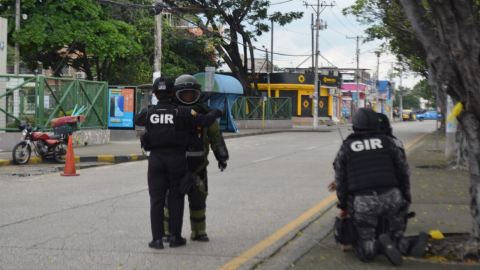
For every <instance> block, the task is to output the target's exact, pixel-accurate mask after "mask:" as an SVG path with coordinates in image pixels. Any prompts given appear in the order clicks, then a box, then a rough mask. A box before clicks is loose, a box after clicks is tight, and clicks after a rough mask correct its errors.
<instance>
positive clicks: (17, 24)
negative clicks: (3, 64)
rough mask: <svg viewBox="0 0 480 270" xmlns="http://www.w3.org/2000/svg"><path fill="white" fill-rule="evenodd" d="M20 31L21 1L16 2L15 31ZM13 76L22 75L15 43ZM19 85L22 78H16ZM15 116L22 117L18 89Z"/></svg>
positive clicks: (14, 109)
mask: <svg viewBox="0 0 480 270" xmlns="http://www.w3.org/2000/svg"><path fill="white" fill-rule="evenodd" d="M18 30H20V0H16V1H15V31H18ZM13 74H14V75H16V76H18V75H19V74H20V44H18V41H16V42H15V65H14V68H13ZM15 81H16V82H17V85H18V84H19V81H20V78H18V77H17V78H15ZM13 116H15V117H19V116H20V90H19V89H17V90H15V91H14V92H13Z"/></svg>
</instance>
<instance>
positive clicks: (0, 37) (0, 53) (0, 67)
mask: <svg viewBox="0 0 480 270" xmlns="http://www.w3.org/2000/svg"><path fill="white" fill-rule="evenodd" d="M7 24H8V20H7V19H5V18H1V17H0V43H2V42H3V46H4V48H3V50H2V49H1V48H0V75H4V74H7ZM5 92H6V78H0V96H1V95H3V94H4V93H5ZM0 108H6V98H5V97H4V98H0ZM6 118H7V116H6V115H5V113H3V112H2V111H0V127H5V125H6V120H7V119H6ZM0 132H2V131H0Z"/></svg>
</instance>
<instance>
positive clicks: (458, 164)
mask: <svg viewBox="0 0 480 270" xmlns="http://www.w3.org/2000/svg"><path fill="white" fill-rule="evenodd" d="M469 147H470V146H469V145H468V141H467V136H466V134H465V127H464V126H463V125H462V124H461V123H460V122H458V123H457V132H456V133H455V153H454V155H453V160H452V161H450V163H449V164H448V167H449V168H450V169H453V170H456V169H458V170H468V168H469V162H470V161H469V158H468V155H469V150H468V149H469Z"/></svg>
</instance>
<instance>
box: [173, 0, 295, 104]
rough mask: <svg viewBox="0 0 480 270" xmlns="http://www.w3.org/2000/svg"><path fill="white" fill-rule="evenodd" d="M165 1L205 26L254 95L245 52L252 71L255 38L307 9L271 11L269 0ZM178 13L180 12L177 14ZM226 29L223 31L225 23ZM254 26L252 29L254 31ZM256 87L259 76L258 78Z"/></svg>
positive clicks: (213, 40) (248, 93)
mask: <svg viewBox="0 0 480 270" xmlns="http://www.w3.org/2000/svg"><path fill="white" fill-rule="evenodd" d="M164 2H165V3H167V4H168V5H170V6H171V7H174V8H175V11H178V12H180V13H181V14H182V17H183V18H185V19H186V20H188V21H190V22H192V23H193V24H195V25H196V26H197V27H199V28H200V29H202V31H203V34H204V35H205V37H207V38H209V42H211V43H212V44H214V46H215V49H216V50H217V51H218V52H219V53H220V55H221V57H222V58H223V60H224V61H225V63H226V64H227V65H228V67H229V68H230V70H231V71H232V73H233V75H234V76H235V77H236V78H237V79H238V80H239V81H240V83H241V84H242V86H243V89H244V93H245V95H252V86H251V84H250V82H249V80H248V78H247V76H248V75H247V64H246V61H245V63H244V62H243V61H242V58H241V54H240V47H243V50H242V51H243V55H244V57H246V58H247V55H250V58H249V60H250V62H251V68H252V70H254V69H255V59H254V53H253V51H254V47H253V45H252V40H255V37H256V36H260V35H262V34H263V33H265V32H268V31H269V30H270V22H271V21H273V22H275V23H278V24H280V25H281V26H283V25H285V24H288V23H290V22H292V21H293V20H295V19H299V18H301V17H302V16H303V12H288V13H285V14H282V13H281V12H274V13H272V14H268V8H269V6H270V1H269V0H225V1H219V0H211V1H203V0H186V1H183V2H178V1H173V0H165V1H164ZM173 14H176V13H173ZM223 25H225V26H228V27H226V28H225V32H224V33H222V31H223V30H222V26H223ZM250 29H251V30H250ZM254 84H255V86H254V87H255V88H258V87H257V85H256V78H255V77H254Z"/></svg>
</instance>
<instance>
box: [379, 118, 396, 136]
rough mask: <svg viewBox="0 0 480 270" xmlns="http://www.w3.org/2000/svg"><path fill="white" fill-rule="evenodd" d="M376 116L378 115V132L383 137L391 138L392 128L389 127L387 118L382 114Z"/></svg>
mask: <svg viewBox="0 0 480 270" xmlns="http://www.w3.org/2000/svg"><path fill="white" fill-rule="evenodd" d="M377 115H378V122H379V128H380V132H381V133H382V134H383V135H388V136H391V135H392V127H391V126H390V121H389V120H388V117H387V116H386V115H385V114H383V113H377Z"/></svg>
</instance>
